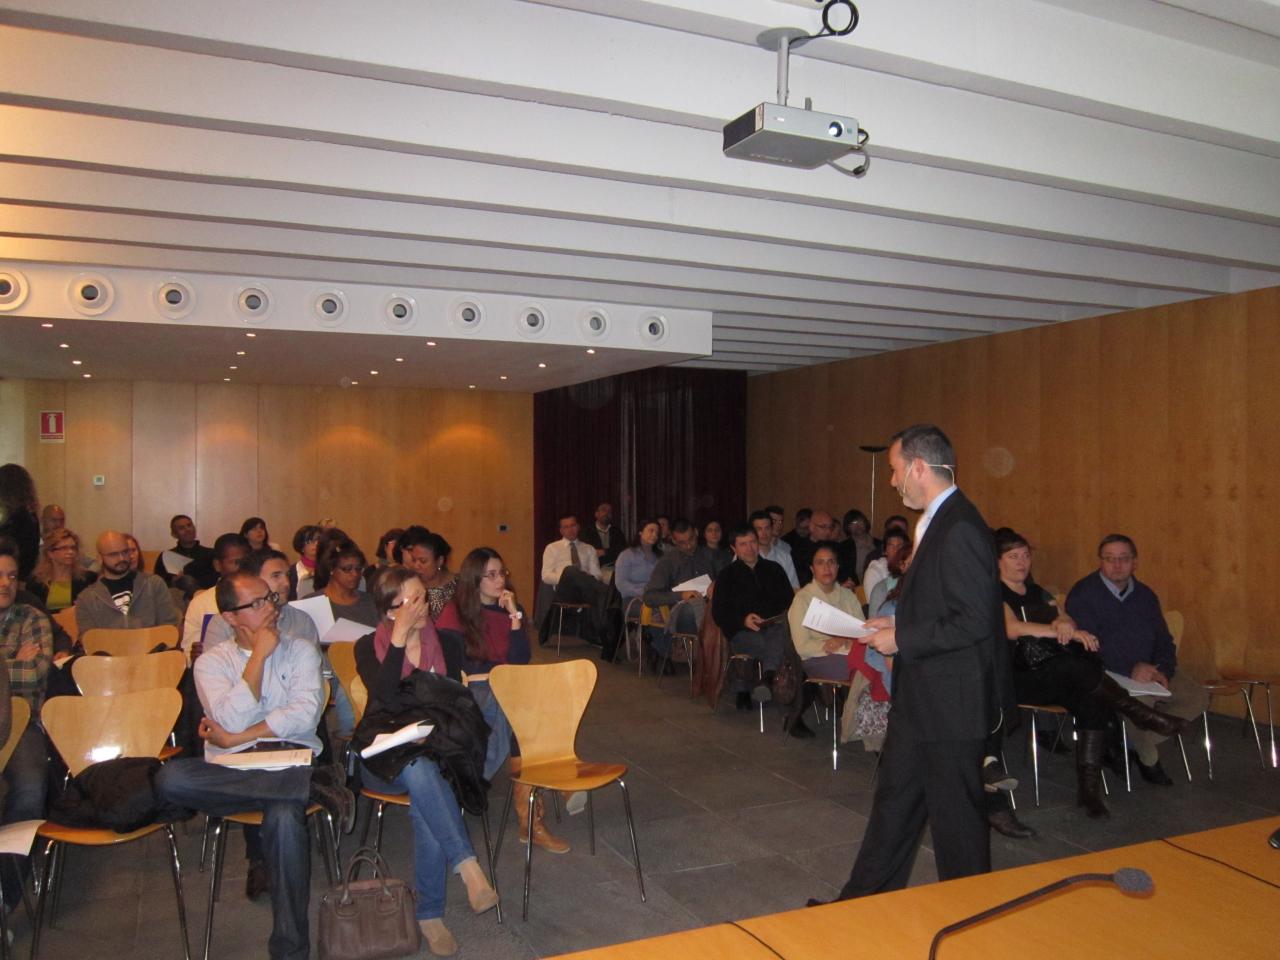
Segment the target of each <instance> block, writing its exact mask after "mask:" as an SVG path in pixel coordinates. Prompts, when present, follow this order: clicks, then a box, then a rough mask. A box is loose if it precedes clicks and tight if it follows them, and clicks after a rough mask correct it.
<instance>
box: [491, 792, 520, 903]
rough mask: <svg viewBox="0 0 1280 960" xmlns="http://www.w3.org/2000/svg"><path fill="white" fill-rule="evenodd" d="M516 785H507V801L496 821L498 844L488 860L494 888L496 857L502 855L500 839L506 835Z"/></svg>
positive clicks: (496, 868)
mask: <svg viewBox="0 0 1280 960" xmlns="http://www.w3.org/2000/svg"><path fill="white" fill-rule="evenodd" d="M515 792H516V785H515V784H514V783H508V784H507V799H506V800H505V801H504V802H503V804H502V819H501V820H499V821H498V842H497V843H495V844H494V845H493V855H492V857H491V858H490V860H491V866H490V868H489V869H490V870H492V871H493V882H494V886H495V888H496V886H497V883H498V855H499V854H500V853H502V838H503V837H505V836H506V835H507V820H508V818H509V817H510V816H511V799H512V797H513V796H515Z"/></svg>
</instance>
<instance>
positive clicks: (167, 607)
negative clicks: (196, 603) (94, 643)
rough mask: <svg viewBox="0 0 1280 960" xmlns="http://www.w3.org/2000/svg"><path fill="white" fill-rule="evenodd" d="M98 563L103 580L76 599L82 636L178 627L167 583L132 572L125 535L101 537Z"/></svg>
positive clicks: (78, 623) (109, 532) (112, 533)
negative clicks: (105, 629) (92, 632)
mask: <svg viewBox="0 0 1280 960" xmlns="http://www.w3.org/2000/svg"><path fill="white" fill-rule="evenodd" d="M98 560H99V562H100V563H101V564H102V576H101V577H100V578H99V579H98V582H97V583H94V584H93V585H91V586H88V587H86V588H85V589H84V590H82V591H80V595H79V596H78V597H76V624H77V625H78V626H79V628H80V635H81V636H84V632H85V631H86V630H93V629H94V628H96V627H108V628H112V629H134V628H137V627H155V626H159V625H161V624H165V623H171V624H173V625H174V626H177V625H178V610H177V607H175V606H174V605H173V597H172V596H171V595H170V594H169V588H168V587H166V586H165V584H164V581H163V580H161V579H160V578H159V577H157V576H155V575H154V574H150V573H145V572H143V571H142V570H138V571H137V572H133V571H131V570H130V569H129V541H128V539H127V538H126V537H125V535H124V534H123V533H120V532H119V531H117V530H108V531H106V532H105V533H103V534H102V535H101V536H99V537H98ZM90 652H92V651H90Z"/></svg>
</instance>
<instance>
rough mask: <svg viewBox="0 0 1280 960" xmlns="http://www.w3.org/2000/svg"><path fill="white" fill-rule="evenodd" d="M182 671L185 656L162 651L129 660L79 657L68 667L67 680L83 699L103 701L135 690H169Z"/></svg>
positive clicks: (184, 666)
mask: <svg viewBox="0 0 1280 960" xmlns="http://www.w3.org/2000/svg"><path fill="white" fill-rule="evenodd" d="M186 668H187V655H186V654H185V653H183V652H182V651H181V650H164V651H161V652H160V653H139V654H136V655H134V656H132V657H80V658H79V659H77V660H76V662H75V663H74V664H73V665H72V667H71V676H72V679H74V680H75V682H76V686H77V687H79V688H80V692H81V693H82V694H84V695H85V696H89V697H106V696H110V695H111V694H113V693H133V692H134V691H135V690H157V689H173V688H174V687H176V686H177V685H178V681H179V680H181V679H182V671H183V670H185V669H186Z"/></svg>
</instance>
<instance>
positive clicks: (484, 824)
mask: <svg viewBox="0 0 1280 960" xmlns="http://www.w3.org/2000/svg"><path fill="white" fill-rule="evenodd" d="M480 827H481V829H482V830H483V831H484V857H485V860H486V862H487V863H488V864H489V883H490V885H491V886H492V887H493V892H494V893H497V892H498V872H497V870H495V869H494V865H493V840H492V838H491V837H490V836H489V808H488V807H485V809H484V812H483V813H481V814H480ZM497 916H498V922H499V923H501V922H502V898H501V897H499V898H498V906H497Z"/></svg>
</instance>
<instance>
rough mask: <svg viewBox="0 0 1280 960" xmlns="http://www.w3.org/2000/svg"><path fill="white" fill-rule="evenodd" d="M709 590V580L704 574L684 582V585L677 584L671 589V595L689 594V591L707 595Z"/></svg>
mask: <svg viewBox="0 0 1280 960" xmlns="http://www.w3.org/2000/svg"><path fill="white" fill-rule="evenodd" d="M710 589H711V578H710V577H709V576H707V575H706V574H705V573H704V574H703V575H702V576H700V577H694V578H693V579H692V580H686V581H685V582H684V583H677V584H676V585H675V586H674V587H672V588H671V592H672V593H689V592H690V591H692V592H694V593H697V594H701V595H702V596H704V597H705V596H706V595H707V591H708V590H710Z"/></svg>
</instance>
